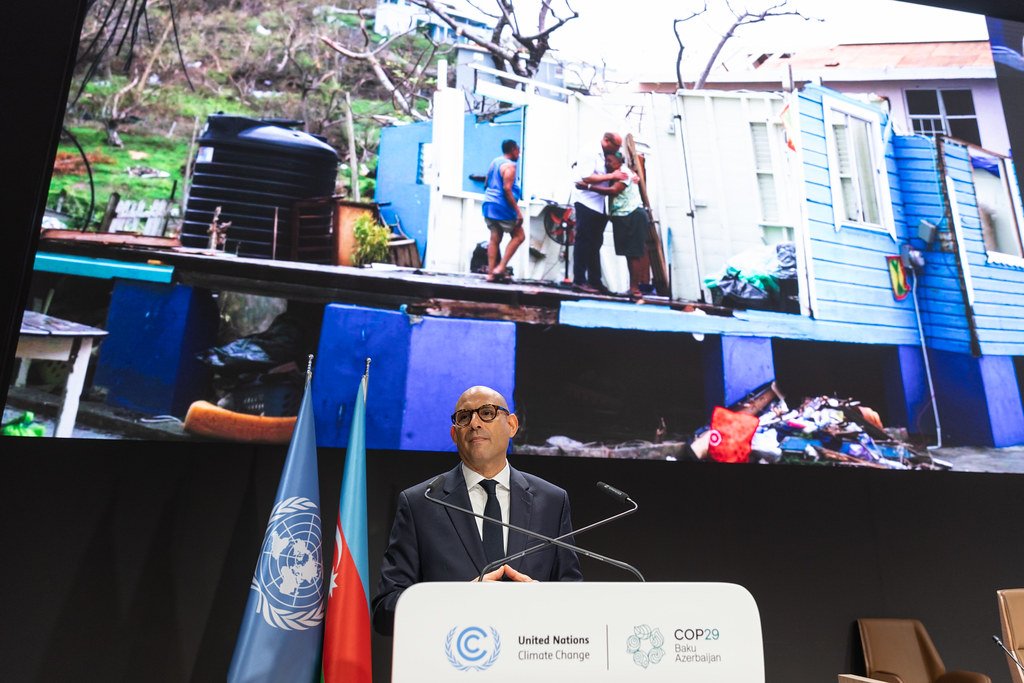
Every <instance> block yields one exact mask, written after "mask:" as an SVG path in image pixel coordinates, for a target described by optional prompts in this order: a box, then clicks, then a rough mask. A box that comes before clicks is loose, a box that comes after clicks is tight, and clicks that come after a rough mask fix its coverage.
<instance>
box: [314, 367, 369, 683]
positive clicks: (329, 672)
mask: <svg viewBox="0 0 1024 683" xmlns="http://www.w3.org/2000/svg"><path fill="white" fill-rule="evenodd" d="M368 381H369V371H367V374H364V375H363V378H362V380H360V382H359V390H358V392H357V393H356V401H355V408H354V410H353V412H352V427H351V430H350V431H349V437H348V449H347V450H346V451H345V473H344V475H343V477H342V480H341V500H340V501H339V503H338V524H337V526H336V527H335V530H334V563H333V565H332V567H331V579H330V582H329V583H328V585H327V590H328V598H327V621H326V625H325V627H324V652H323V680H324V683H371V662H370V590H369V583H368V579H369V552H368V551H367V540H366V537H367V531H366V387H367V383H368Z"/></svg>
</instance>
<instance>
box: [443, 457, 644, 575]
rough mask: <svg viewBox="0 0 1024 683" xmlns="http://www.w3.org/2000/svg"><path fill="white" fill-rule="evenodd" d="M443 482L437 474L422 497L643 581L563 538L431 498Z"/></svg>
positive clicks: (626, 567) (617, 563) (628, 567)
mask: <svg viewBox="0 0 1024 683" xmlns="http://www.w3.org/2000/svg"><path fill="white" fill-rule="evenodd" d="M443 481H444V475H443V474H439V475H437V476H436V477H434V479H433V481H431V482H430V483H429V484H428V485H427V490H426V491H424V492H423V497H424V498H426V499H427V500H429V501H430V502H432V503H436V504H438V505H441V506H443V507H446V508H450V509H452V510H458V511H459V512H461V513H463V514H466V515H469V516H471V517H476V518H477V519H482V520H483V521H484V523H485V524H486V523H488V522H490V523H491V524H498V525H500V526H503V527H505V528H507V529H509V530H510V531H517V532H519V533H521V534H524V535H526V536H530V537H532V538H536V539H539V540H541V541H544V545H548V544H550V545H555V546H558V547H559V548H565V549H566V550H572V551H573V552H576V553H579V554H580V555H583V556H584V557H589V558H591V559H592V560H598V561H599V562H607V563H608V564H610V565H612V566H613V567H618V568H620V569H624V570H626V571H628V572H632V573H633V574H635V575H636V577H637V578H638V579H640V580H641V581H644V580H645V579H644V577H643V574H641V573H640V572H639V571H638V570H637V569H636V567H634V566H632V565H630V564H626V563H625V562H620V561H619V560H614V559H612V558H610V557H605V556H604V555H599V554H598V553H594V552H591V551H589V550H584V549H583V548H580V547H578V546H575V545H573V544H571V543H566V542H565V541H563V540H562V538H564V536H562V537H559V538H552V537H550V536H545V535H544V534H539V533H537V532H536V531H530V530H529V529H524V528H523V527H519V526H516V525H514V524H508V523H507V522H503V521H501V520H497V519H492V518H490V517H485V516H484V515H481V514H477V513H476V512H473V511H472V510H470V509H467V508H464V507H461V506H459V505H455V504H453V503H449V502H448V501H446V500H441V499H440V498H433V497H431V494H432V493H433V492H434V490H435V489H437V488H438V487H439V486H440V485H441V482H443ZM620 493H621V492H620ZM620 515H621V513H620ZM536 547H537V546H534V548H536ZM541 547H543V546H541Z"/></svg>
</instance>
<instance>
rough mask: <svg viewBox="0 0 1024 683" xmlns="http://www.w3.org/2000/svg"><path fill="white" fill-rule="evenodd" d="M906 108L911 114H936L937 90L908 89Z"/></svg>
mask: <svg viewBox="0 0 1024 683" xmlns="http://www.w3.org/2000/svg"><path fill="white" fill-rule="evenodd" d="M907 109H908V110H909V111H910V113H911V114H922V115H923V114H938V113H939V93H938V91H937V90H908V91H907Z"/></svg>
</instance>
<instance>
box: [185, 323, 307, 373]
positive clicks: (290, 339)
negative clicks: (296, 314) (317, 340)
mask: <svg viewBox="0 0 1024 683" xmlns="http://www.w3.org/2000/svg"><path fill="white" fill-rule="evenodd" d="M305 348H306V335H305V334H304V332H303V329H302V326H301V325H300V324H299V323H298V322H297V321H295V320H293V319H292V318H291V317H289V315H288V314H287V313H282V314H281V315H279V316H277V317H276V318H274V322H272V323H271V324H270V327H268V328H267V329H265V330H264V331H263V332H257V333H256V334H250V335H248V336H246V337H240V338H238V339H236V340H234V341H231V342H228V343H227V344H224V345H222V346H215V347H213V348H211V349H207V350H206V351H203V352H202V353H200V354H198V355H197V358H199V360H201V361H202V362H203V363H205V364H207V365H209V366H210V367H211V368H215V369H216V370H218V371H222V372H223V371H226V372H229V373H233V374H240V373H245V372H259V371H262V370H269V369H270V368H273V367H276V366H278V365H281V364H282V363H287V362H288V361H292V360H295V359H296V358H299V357H301V355H302V353H303V351H304V349H305Z"/></svg>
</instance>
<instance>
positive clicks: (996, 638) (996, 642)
mask: <svg viewBox="0 0 1024 683" xmlns="http://www.w3.org/2000/svg"><path fill="white" fill-rule="evenodd" d="M992 641H993V642H995V644H996V645H998V646H999V647H1002V646H1003V641H1002V640H1000V639H999V636H992Z"/></svg>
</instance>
